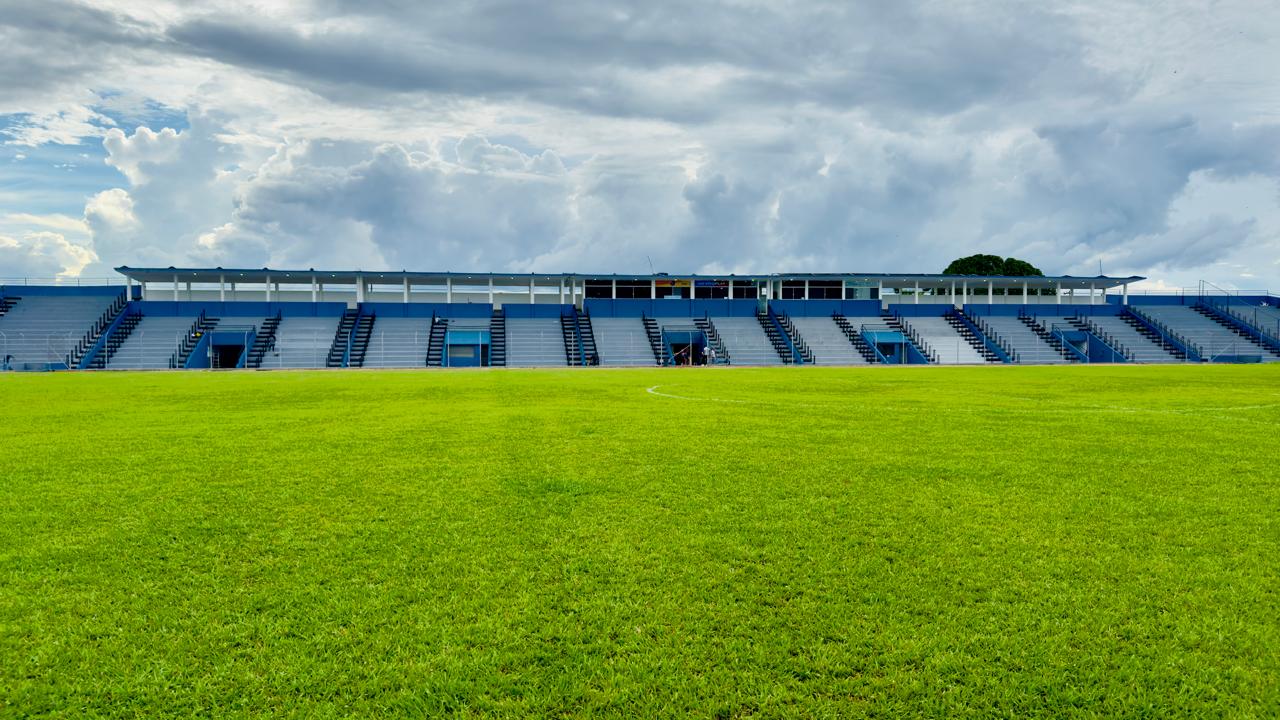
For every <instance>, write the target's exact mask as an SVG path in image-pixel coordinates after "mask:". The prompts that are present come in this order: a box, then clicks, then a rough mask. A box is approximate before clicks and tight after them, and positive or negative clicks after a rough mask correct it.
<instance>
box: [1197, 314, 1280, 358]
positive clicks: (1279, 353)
mask: <svg viewBox="0 0 1280 720" xmlns="http://www.w3.org/2000/svg"><path fill="white" fill-rule="evenodd" d="M1192 309H1193V310H1195V311H1196V312H1198V313H1200V314H1201V315H1202V316H1204V317H1206V318H1208V319H1210V320H1212V321H1214V322H1216V323H1218V324H1219V325H1221V326H1222V327H1223V328H1224V329H1226V330H1228V331H1229V332H1232V333H1234V334H1235V335H1236V336H1237V337H1239V338H1241V339H1242V340H1244V341H1246V342H1248V343H1250V344H1251V345H1253V346H1255V347H1257V348H1258V350H1260V351H1261V352H1262V353H1263V354H1264V355H1267V354H1269V355H1271V356H1272V357H1275V358H1280V340H1277V339H1276V338H1273V337H1270V336H1269V335H1266V334H1263V333H1262V332H1259V330H1258V329H1257V328H1255V327H1254V326H1253V325H1251V324H1249V323H1248V322H1246V321H1245V320H1242V319H1240V318H1238V317H1236V316H1234V315H1232V314H1230V313H1228V312H1225V311H1223V310H1221V309H1220V308H1218V307H1216V306H1214V305H1211V304H1209V303H1207V302H1205V301H1204V300H1200V301H1199V302H1197V303H1196V304H1195V305H1194V306H1193V307H1192Z"/></svg>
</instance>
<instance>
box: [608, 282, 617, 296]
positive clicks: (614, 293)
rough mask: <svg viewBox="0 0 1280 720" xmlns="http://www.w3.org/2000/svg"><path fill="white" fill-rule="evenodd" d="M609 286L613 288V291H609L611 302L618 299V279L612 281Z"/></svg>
mask: <svg viewBox="0 0 1280 720" xmlns="http://www.w3.org/2000/svg"><path fill="white" fill-rule="evenodd" d="M609 284H610V286H611V287H612V289H611V290H610V291H609V298H610V299H611V300H617V299H618V278H614V279H612V280H610V281H609Z"/></svg>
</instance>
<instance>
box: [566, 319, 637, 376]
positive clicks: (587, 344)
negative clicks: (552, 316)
mask: <svg viewBox="0 0 1280 720" xmlns="http://www.w3.org/2000/svg"><path fill="white" fill-rule="evenodd" d="M647 330H648V328H647V327H646V333H647ZM560 335H561V337H562V338H563V339H564V357H565V361H566V363H567V364H568V365H569V366H570V367H586V366H589V365H599V364H600V354H599V353H598V352H597V351H596V340H595V335H594V333H592V331H591V318H590V317H588V316H587V315H586V314H585V313H580V312H578V308H576V307H572V306H571V307H570V308H569V311H568V312H563V313H561V314H560Z"/></svg>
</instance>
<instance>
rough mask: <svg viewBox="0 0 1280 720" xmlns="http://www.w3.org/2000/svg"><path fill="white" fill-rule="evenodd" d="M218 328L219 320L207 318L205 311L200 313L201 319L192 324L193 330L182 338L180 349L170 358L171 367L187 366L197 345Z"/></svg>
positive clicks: (198, 318)
mask: <svg viewBox="0 0 1280 720" xmlns="http://www.w3.org/2000/svg"><path fill="white" fill-rule="evenodd" d="M216 327H218V318H211V317H207V316H206V315H205V313H204V311H203V310H201V311H200V317H197V318H196V321H195V322H193V323H191V328H190V329H189V330H188V331H187V333H186V335H184V336H183V337H182V342H180V343H178V349H177V350H175V351H173V355H172V356H170V358H169V367H170V368H172V369H179V368H184V367H186V366H187V360H188V359H190V357H191V352H192V351H193V350H195V349H196V345H199V344H200V338H202V337H204V334H205V333H207V332H209V331H210V330H213V329H214V328H216Z"/></svg>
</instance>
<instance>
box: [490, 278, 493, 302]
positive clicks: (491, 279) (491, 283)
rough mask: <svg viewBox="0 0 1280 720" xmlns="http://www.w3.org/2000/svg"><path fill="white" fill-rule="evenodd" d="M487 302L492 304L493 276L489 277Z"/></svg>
mask: <svg viewBox="0 0 1280 720" xmlns="http://www.w3.org/2000/svg"><path fill="white" fill-rule="evenodd" d="M489 304H490V305H492V304H493V277H492V276H490V277H489Z"/></svg>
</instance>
